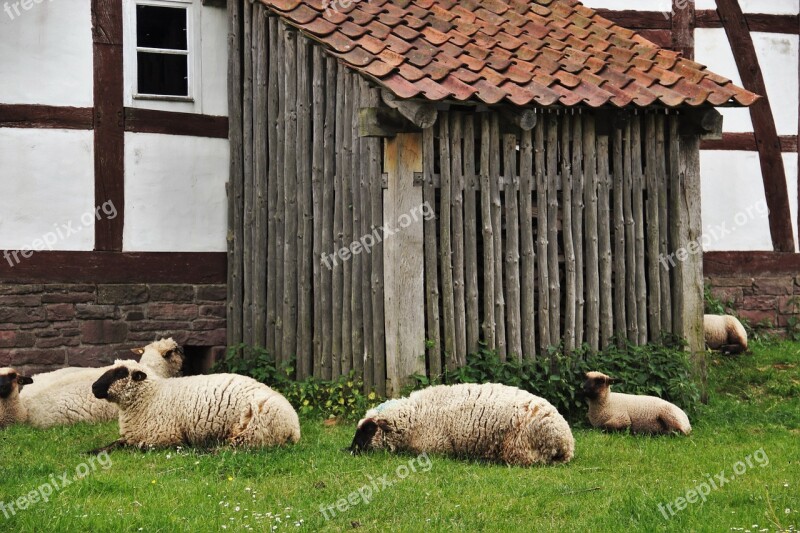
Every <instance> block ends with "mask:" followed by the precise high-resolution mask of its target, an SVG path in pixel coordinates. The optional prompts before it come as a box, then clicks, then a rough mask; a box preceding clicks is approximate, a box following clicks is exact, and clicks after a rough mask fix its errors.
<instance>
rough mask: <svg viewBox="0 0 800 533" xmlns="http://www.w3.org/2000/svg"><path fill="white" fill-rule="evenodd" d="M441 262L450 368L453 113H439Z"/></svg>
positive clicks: (452, 337)
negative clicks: (451, 121)
mask: <svg viewBox="0 0 800 533" xmlns="http://www.w3.org/2000/svg"><path fill="white" fill-rule="evenodd" d="M438 155H439V168H440V172H441V179H440V187H441V188H440V191H441V195H440V199H441V200H440V201H441V204H440V205H441V207H440V209H439V212H440V218H439V245H440V248H439V265H440V268H441V269H442V316H443V317H444V353H445V361H446V364H447V369H448V370H453V369H454V368H456V366H457V364H458V360H457V358H456V321H455V290H454V288H453V266H452V241H451V234H450V231H451V217H452V212H451V205H452V202H451V194H448V193H449V192H450V189H451V187H452V185H451V175H450V116H449V114H448V113H441V114H440V116H439V154H438Z"/></svg>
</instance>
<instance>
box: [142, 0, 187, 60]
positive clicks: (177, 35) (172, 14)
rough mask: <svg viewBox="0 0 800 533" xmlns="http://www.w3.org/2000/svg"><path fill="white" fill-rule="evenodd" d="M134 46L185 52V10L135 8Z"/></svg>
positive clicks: (148, 7)
mask: <svg viewBox="0 0 800 533" xmlns="http://www.w3.org/2000/svg"><path fill="white" fill-rule="evenodd" d="M136 45H137V46H139V47H145V48H166V49H169V50H187V48H186V9H183V8H175V7H158V6H136Z"/></svg>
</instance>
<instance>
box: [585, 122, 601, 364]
mask: <svg viewBox="0 0 800 533" xmlns="http://www.w3.org/2000/svg"><path fill="white" fill-rule="evenodd" d="M596 143H597V138H596V135H595V117H594V115H591V114H587V115H584V117H583V161H584V163H583V171H584V183H583V203H584V206H585V210H586V214H585V217H586V218H585V220H586V228H585V233H584V237H583V238H584V242H585V243H586V249H585V253H586V255H585V262H584V268H585V269H586V342H588V343H589V347H590V348H591V349H592V350H597V349H598V348H599V346H600V262H599V250H598V242H597V235H598V230H597V187H598V183H597V180H598V176H597V144H596Z"/></svg>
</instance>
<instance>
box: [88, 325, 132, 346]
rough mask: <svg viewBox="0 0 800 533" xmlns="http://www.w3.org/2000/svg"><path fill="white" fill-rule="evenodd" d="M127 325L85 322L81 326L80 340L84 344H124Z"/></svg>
mask: <svg viewBox="0 0 800 533" xmlns="http://www.w3.org/2000/svg"><path fill="white" fill-rule="evenodd" d="M127 336H128V324H126V323H125V322H117V321H114V320H87V321H86V322H84V323H83V324H81V340H82V341H83V342H85V343H86V344H113V343H117V342H124V341H125V339H126V337H127Z"/></svg>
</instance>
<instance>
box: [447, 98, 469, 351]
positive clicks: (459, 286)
mask: <svg viewBox="0 0 800 533" xmlns="http://www.w3.org/2000/svg"><path fill="white" fill-rule="evenodd" d="M450 121H451V122H450V125H451V127H450V164H451V171H450V175H451V182H450V194H451V195H452V204H451V207H450V212H451V218H450V220H451V222H452V229H453V234H452V240H451V243H452V245H453V309H454V311H455V321H454V323H455V340H456V343H455V346H456V353H455V364H456V366H457V367H462V366H464V365H465V364H466V363H467V317H466V301H465V298H464V199H463V198H464V197H463V194H464V168H463V166H462V161H463V157H462V156H463V152H462V150H463V148H462V143H461V138H462V129H461V113H451V114H450ZM442 164H448V163H447V162H445V161H443V162H442ZM442 194H447V191H446V190H445V189H442Z"/></svg>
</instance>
